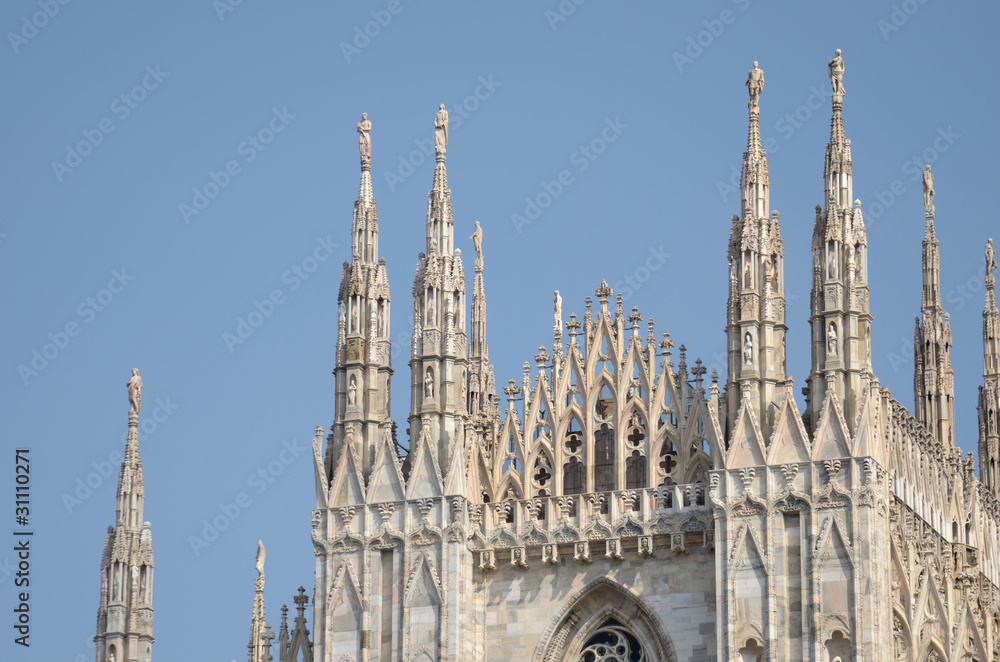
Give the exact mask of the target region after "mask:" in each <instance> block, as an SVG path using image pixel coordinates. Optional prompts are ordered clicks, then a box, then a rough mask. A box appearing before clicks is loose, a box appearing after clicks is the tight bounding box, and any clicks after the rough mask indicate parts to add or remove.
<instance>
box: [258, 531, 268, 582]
mask: <svg viewBox="0 0 1000 662" xmlns="http://www.w3.org/2000/svg"><path fill="white" fill-rule="evenodd" d="M266 556H267V550H266V549H265V548H264V543H263V542H261V541H260V540H258V541H257V577H258V579H262V578H263V577H264V558H265V557H266Z"/></svg>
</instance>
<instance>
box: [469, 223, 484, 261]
mask: <svg viewBox="0 0 1000 662" xmlns="http://www.w3.org/2000/svg"><path fill="white" fill-rule="evenodd" d="M469 239H471V240H472V247H473V248H475V249H476V259H479V260H482V259H483V228H482V226H480V225H479V221H476V231H475V232H473V233H472V236H471V237H469Z"/></svg>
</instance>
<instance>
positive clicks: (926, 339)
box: [913, 166, 955, 448]
mask: <svg viewBox="0 0 1000 662" xmlns="http://www.w3.org/2000/svg"><path fill="white" fill-rule="evenodd" d="M933 200H934V176H933V175H932V174H931V167H930V166H927V168H926V170H925V171H924V216H925V217H926V219H927V224H926V226H925V229H924V243H923V260H922V262H923V293H922V296H921V306H920V309H921V318H920V319H919V320H918V321H917V328H916V330H915V331H914V338H913V361H914V370H913V399H914V409H915V410H916V411H915V414H916V417H917V420H918V421H920V422H921V423H923V424H924V425H926V426H927V428H928V429H929V430H930V431H931V432H932V433H933V434H934V436H935V438H936V439H937V440H938V442H940V443H941V444H944V446H945V447H946V448H951V447H953V446H954V445H955V438H954V421H955V372H954V370H952V368H951V356H950V353H951V323H950V321H949V317H948V314H947V313H944V311H943V308H942V305H941V252H940V250H939V247H938V239H937V234H936V233H935V231H934V204H933Z"/></svg>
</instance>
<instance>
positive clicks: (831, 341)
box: [826, 322, 837, 356]
mask: <svg viewBox="0 0 1000 662" xmlns="http://www.w3.org/2000/svg"><path fill="white" fill-rule="evenodd" d="M826 348H827V350H828V351H829V353H830V356H836V355H837V325H836V324H834V323H833V322H830V328H829V329H827V332H826Z"/></svg>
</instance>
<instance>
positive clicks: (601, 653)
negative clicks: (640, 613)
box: [580, 618, 649, 662]
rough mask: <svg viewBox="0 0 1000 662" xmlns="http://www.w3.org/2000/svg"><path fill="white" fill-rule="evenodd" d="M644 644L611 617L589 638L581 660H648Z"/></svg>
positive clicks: (643, 661)
mask: <svg viewBox="0 0 1000 662" xmlns="http://www.w3.org/2000/svg"><path fill="white" fill-rule="evenodd" d="M648 659H649V658H648V657H646V654H645V652H644V651H643V650H642V645H641V644H640V643H639V640H638V639H637V638H636V637H635V635H634V634H632V632H630V631H629V629H628V628H626V627H625V626H624V625H622V624H621V623H619V622H618V621H616V620H615V619H613V618H611V619H608V620H607V621H605V623H604V625H602V626H601V627H600V628H598V630H597V631H596V632H594V634H592V635H591V636H590V638H589V639H587V643H586V644H584V646H583V651H582V652H581V653H580V662H646V661H647V660H648Z"/></svg>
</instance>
